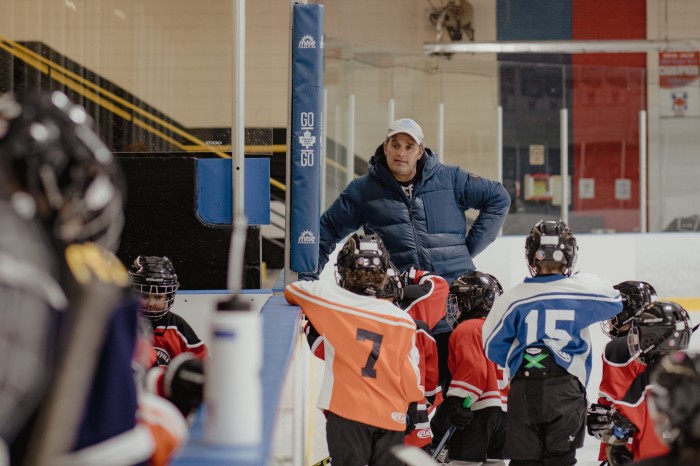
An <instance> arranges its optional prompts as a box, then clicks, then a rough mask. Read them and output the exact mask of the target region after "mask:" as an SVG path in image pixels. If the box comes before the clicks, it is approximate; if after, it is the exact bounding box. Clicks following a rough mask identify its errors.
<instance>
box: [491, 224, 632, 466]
mask: <svg viewBox="0 0 700 466" xmlns="http://www.w3.org/2000/svg"><path fill="white" fill-rule="evenodd" d="M577 254H578V244H577V242H576V238H575V237H574V236H573V234H572V233H571V230H570V229H569V227H568V226H567V225H566V224H565V223H564V222H562V221H561V220H560V221H540V222H538V223H537V224H536V225H535V226H534V228H532V230H531V231H530V234H529V235H528V237H527V239H526V240H525V258H526V259H527V265H528V268H529V269H530V273H531V275H532V278H526V279H525V282H524V283H521V284H519V285H517V286H515V287H514V288H511V289H509V290H506V291H505V292H504V293H503V295H501V296H500V297H499V298H498V299H496V301H495V302H494V305H493V308H492V309H491V312H489V314H488V316H487V317H486V321H485V322H484V325H483V328H482V331H483V339H484V349H485V350H486V356H487V357H488V358H489V359H490V360H492V361H493V362H495V363H496V364H498V365H499V366H501V367H504V368H506V369H507V370H508V373H509V377H510V391H509V392H508V422H507V429H508V435H506V445H505V454H506V456H508V457H509V458H511V462H510V464H511V465H512V466H517V465H535V464H541V465H552V466H566V465H572V464H575V463H576V449H577V448H580V447H581V446H583V440H584V434H585V427H586V408H587V402H586V386H587V385H588V380H589V377H590V373H591V366H592V351H591V337H590V333H589V331H588V326H589V325H591V324H593V323H595V322H600V321H603V320H607V319H610V318H611V317H612V316H614V315H616V314H618V313H619V312H620V310H621V309H622V303H621V301H620V293H619V292H618V291H617V290H615V289H614V288H613V287H612V285H610V284H609V283H607V282H606V281H605V280H602V279H601V278H599V277H598V276H596V275H593V274H584V273H576V274H573V271H574V266H575V264H576V257H577Z"/></svg>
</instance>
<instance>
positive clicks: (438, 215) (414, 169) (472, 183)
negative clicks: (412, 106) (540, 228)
mask: <svg viewBox="0 0 700 466" xmlns="http://www.w3.org/2000/svg"><path fill="white" fill-rule="evenodd" d="M509 207H510V196H509V195H508V193H507V192H506V190H505V188H504V187H503V186H502V185H501V184H500V183H497V182H495V181H491V180H487V179H485V178H481V177H480V176H477V175H474V174H472V173H468V172H466V171H464V170H461V169H459V167H451V166H447V165H443V164H442V163H440V162H439V161H438V159H437V155H436V154H434V153H433V152H432V151H431V150H430V149H428V148H426V147H425V146H424V145H423V130H422V129H421V127H420V125H418V123H416V122H415V121H413V120H411V119H408V118H402V119H399V120H396V121H394V122H393V123H392V124H391V126H390V127H389V130H388V132H387V137H386V140H385V141H384V143H383V144H382V145H380V146H379V147H378V148H377V150H376V151H375V153H374V155H373V156H372V158H371V159H370V161H369V174H367V175H364V176H361V177H359V178H357V179H355V180H353V181H352V182H351V183H350V184H349V185H348V186H347V187H346V188H345V190H344V191H343V192H342V193H341V194H340V195H339V196H338V198H337V199H336V200H335V201H334V202H333V204H332V205H331V206H330V207H329V208H328V210H326V211H325V212H324V213H323V215H322V216H321V234H320V256H319V264H318V269H317V272H320V271H321V270H323V267H324V265H325V264H326V262H327V261H328V256H329V255H330V254H331V252H333V250H334V249H335V247H336V244H337V243H339V242H340V241H342V240H343V239H344V238H345V237H346V236H347V235H349V234H350V233H353V232H354V231H356V230H357V229H358V228H360V227H364V229H365V231H366V232H373V233H376V234H377V235H379V236H380V237H381V238H382V240H383V241H384V245H385V246H386V248H387V250H388V252H389V256H390V257H391V261H392V262H393V263H394V265H395V266H396V267H397V268H398V269H399V270H401V271H404V270H406V269H408V268H410V267H411V266H414V267H415V268H417V269H419V270H426V271H430V272H434V273H436V274H438V275H441V276H442V277H443V278H445V280H447V282H448V283H452V281H453V280H454V279H455V278H457V277H459V276H460V275H461V274H463V273H465V272H470V271H473V270H474V269H475V267H474V263H473V262H472V258H473V257H476V255H477V254H479V253H480V252H482V251H483V250H484V249H486V247H487V246H488V245H489V244H491V243H492V242H493V240H495V239H496V236H497V235H498V232H499V231H500V229H501V227H502V226H503V222H504V221H505V218H506V215H507V213H508V209H509ZM468 209H475V210H478V211H479V214H478V216H477V218H476V220H475V221H474V223H473V225H472V226H471V228H469V232H468V233H467V221H466V217H465V212H466V211H467V210H468ZM299 278H300V279H312V278H318V274H299ZM451 330H452V329H451V327H450V326H449V325H448V324H447V323H446V322H445V320H444V319H443V320H442V321H440V322H439V323H438V324H437V325H436V326H435V327H434V328H433V329H432V332H433V335H434V336H435V339H436V341H437V343H438V350H439V352H440V360H441V368H440V374H441V376H440V379H441V382H443V384H442V386H443V387H447V385H448V384H446V383H444V382H445V381H449V379H447V380H446V379H445V377H447V378H449V371H448V370H447V354H446V351H447V342H448V339H449V335H450V333H451ZM443 375H444V376H443Z"/></svg>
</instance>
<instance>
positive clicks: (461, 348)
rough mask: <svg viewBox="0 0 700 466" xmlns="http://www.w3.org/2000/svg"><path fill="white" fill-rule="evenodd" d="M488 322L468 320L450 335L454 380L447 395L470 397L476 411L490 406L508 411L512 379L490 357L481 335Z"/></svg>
mask: <svg viewBox="0 0 700 466" xmlns="http://www.w3.org/2000/svg"><path fill="white" fill-rule="evenodd" d="M484 320H485V319H484V318H483V317H482V318H476V319H469V320H465V321H463V322H461V323H460V324H459V325H457V327H456V328H455V329H454V331H453V332H452V335H450V343H449V355H448V359H447V364H448V366H449V368H450V372H452V381H451V382H450V386H449V388H448V390H447V396H458V397H460V398H470V399H471V400H472V405H471V409H472V411H476V410H478V409H483V408H487V407H490V406H496V407H499V408H501V409H502V410H503V411H506V406H507V403H508V389H509V384H508V378H507V377H506V376H505V374H504V371H503V369H502V368H500V367H498V365H497V364H496V363H494V362H492V361H490V360H488V359H487V358H486V354H485V353H484V347H483V343H482V335H481V327H482V326H483V324H484Z"/></svg>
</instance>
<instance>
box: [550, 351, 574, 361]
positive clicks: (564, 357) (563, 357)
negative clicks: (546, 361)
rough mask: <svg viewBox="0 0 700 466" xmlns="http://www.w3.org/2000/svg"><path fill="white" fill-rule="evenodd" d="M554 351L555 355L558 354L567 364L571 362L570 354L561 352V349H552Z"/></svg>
mask: <svg viewBox="0 0 700 466" xmlns="http://www.w3.org/2000/svg"><path fill="white" fill-rule="evenodd" d="M552 349H553V350H554V352H555V353H557V356H559V357H560V358H562V359H563V360H564V361H566V362H571V355H570V354H568V353H565V352H563V351H561V350H560V349H557V348H552Z"/></svg>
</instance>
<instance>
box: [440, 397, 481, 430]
mask: <svg viewBox="0 0 700 466" xmlns="http://www.w3.org/2000/svg"><path fill="white" fill-rule="evenodd" d="M444 409H445V412H446V413H447V416H448V417H449V418H450V422H452V424H453V425H454V426H455V427H457V428H462V427H466V426H467V425H469V423H470V422H472V419H473V418H474V413H473V412H472V410H471V409H469V408H465V407H464V398H460V397H458V396H448V397H447V398H446V399H445V408H444Z"/></svg>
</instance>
